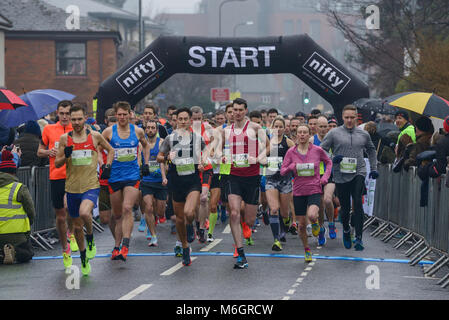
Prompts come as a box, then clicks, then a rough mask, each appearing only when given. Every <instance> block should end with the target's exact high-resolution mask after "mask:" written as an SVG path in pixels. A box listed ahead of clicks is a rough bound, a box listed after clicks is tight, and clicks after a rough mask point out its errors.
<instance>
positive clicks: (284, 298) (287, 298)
mask: <svg viewBox="0 0 449 320" xmlns="http://www.w3.org/2000/svg"><path fill="white" fill-rule="evenodd" d="M282 300H290V297H283V298H282Z"/></svg>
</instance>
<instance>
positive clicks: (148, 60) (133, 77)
mask: <svg viewBox="0 0 449 320" xmlns="http://www.w3.org/2000/svg"><path fill="white" fill-rule="evenodd" d="M163 67H164V65H163V64H162V63H161V62H160V61H159V60H158V59H157V58H156V56H155V55H154V54H153V53H152V52H150V53H148V54H147V55H145V56H144V57H143V58H142V59H140V60H139V61H137V62H136V63H134V64H133V65H132V66H131V67H129V68H128V69H127V70H126V71H125V72H123V73H122V74H121V75H120V76H118V77H117V78H116V79H115V80H116V81H117V82H118V84H119V85H120V86H121V87H122V89H123V90H125V92H126V93H128V94H129V93H131V92H133V91H134V90H136V89H137V88H139V87H140V86H141V85H143V84H144V83H145V82H146V81H148V80H150V79H151V78H152V77H153V76H154V75H155V74H156V73H157V72H159V71H160V70H161V69H162V68H163Z"/></svg>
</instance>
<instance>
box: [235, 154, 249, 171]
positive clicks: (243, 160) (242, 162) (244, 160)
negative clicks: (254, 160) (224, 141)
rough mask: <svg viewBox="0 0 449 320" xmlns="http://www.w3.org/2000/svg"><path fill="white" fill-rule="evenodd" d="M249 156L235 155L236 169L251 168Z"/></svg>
mask: <svg viewBox="0 0 449 320" xmlns="http://www.w3.org/2000/svg"><path fill="white" fill-rule="evenodd" d="M248 158H249V156H248V154H247V153H242V154H235V155H234V167H237V168H247V167H249V160H248Z"/></svg>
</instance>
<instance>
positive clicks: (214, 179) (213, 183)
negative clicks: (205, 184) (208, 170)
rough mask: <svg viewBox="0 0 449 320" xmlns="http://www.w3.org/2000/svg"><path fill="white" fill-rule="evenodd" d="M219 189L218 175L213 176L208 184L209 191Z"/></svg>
mask: <svg viewBox="0 0 449 320" xmlns="http://www.w3.org/2000/svg"><path fill="white" fill-rule="evenodd" d="M219 188H220V175H219V174H214V175H213V176H212V181H211V183H210V189H211V190H212V189H219Z"/></svg>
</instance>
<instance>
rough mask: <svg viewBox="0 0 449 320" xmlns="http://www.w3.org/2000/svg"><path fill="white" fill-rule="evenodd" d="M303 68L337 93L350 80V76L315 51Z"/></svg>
mask: <svg viewBox="0 0 449 320" xmlns="http://www.w3.org/2000/svg"><path fill="white" fill-rule="evenodd" d="M303 68H304V69H306V70H307V71H309V73H310V74H311V75H312V76H313V77H314V78H316V79H317V80H319V81H320V82H321V83H322V84H324V85H325V86H326V87H327V88H329V89H331V90H332V91H334V92H335V93H337V94H340V93H341V92H342V91H343V89H344V88H345V87H346V86H347V85H348V83H349V82H350V81H351V78H349V77H348V76H347V75H345V74H344V73H343V72H341V71H340V70H339V69H338V68H337V67H335V66H334V65H333V64H332V63H330V62H329V61H328V60H326V59H325V58H323V57H322V56H321V55H319V54H318V53H316V52H314V53H313V54H312V56H311V57H310V58H309V59H308V60H307V61H306V63H305V64H304V66H303Z"/></svg>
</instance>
